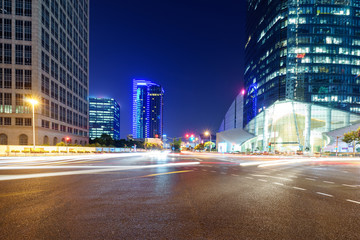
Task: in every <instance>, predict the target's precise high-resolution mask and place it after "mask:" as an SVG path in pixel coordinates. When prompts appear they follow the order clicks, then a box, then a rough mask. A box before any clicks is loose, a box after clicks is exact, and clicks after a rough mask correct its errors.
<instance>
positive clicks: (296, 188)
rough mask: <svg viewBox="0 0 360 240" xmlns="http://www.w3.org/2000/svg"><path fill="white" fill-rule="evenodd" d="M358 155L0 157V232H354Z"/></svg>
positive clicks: (79, 235)
mask: <svg viewBox="0 0 360 240" xmlns="http://www.w3.org/2000/svg"><path fill="white" fill-rule="evenodd" d="M359 174H360V159H358V160H357V159H351V161H344V160H341V159H322V161H319V159H306V158H299V159H295V158H281V159H280V161H279V159H277V158H271V157H248V156H243V157H239V156H235V155H217V154H186V153H185V154H169V155H166V154H155V153H153V154H126V155H125V154H124V155H96V156H80V157H56V158H54V157H52V158H50V157H48V158H44V157H42V158H11V159H6V158H0V239H289V240H290V239H291V240H292V239H360V178H359Z"/></svg>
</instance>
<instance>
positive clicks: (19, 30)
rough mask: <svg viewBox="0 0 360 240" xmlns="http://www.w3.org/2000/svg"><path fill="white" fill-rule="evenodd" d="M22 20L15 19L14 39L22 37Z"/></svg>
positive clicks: (21, 38)
mask: <svg viewBox="0 0 360 240" xmlns="http://www.w3.org/2000/svg"><path fill="white" fill-rule="evenodd" d="M23 25H24V21H21V20H15V40H23V39H24V27H23Z"/></svg>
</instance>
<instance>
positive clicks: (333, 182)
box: [323, 181, 334, 184]
mask: <svg viewBox="0 0 360 240" xmlns="http://www.w3.org/2000/svg"><path fill="white" fill-rule="evenodd" d="M323 182H324V183H329V184H334V182H330V181H323Z"/></svg>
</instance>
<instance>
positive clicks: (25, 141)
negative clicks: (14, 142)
mask: <svg viewBox="0 0 360 240" xmlns="http://www.w3.org/2000/svg"><path fill="white" fill-rule="evenodd" d="M19 145H28V136H27V135H25V134H21V135H20V136H19Z"/></svg>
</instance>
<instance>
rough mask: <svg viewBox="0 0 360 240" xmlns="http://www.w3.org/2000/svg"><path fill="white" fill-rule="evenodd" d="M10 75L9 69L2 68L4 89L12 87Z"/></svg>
mask: <svg viewBox="0 0 360 240" xmlns="http://www.w3.org/2000/svg"><path fill="white" fill-rule="evenodd" d="M11 80H12V74H11V69H10V68H4V85H3V87H4V88H11V87H12V81H11Z"/></svg>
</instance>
